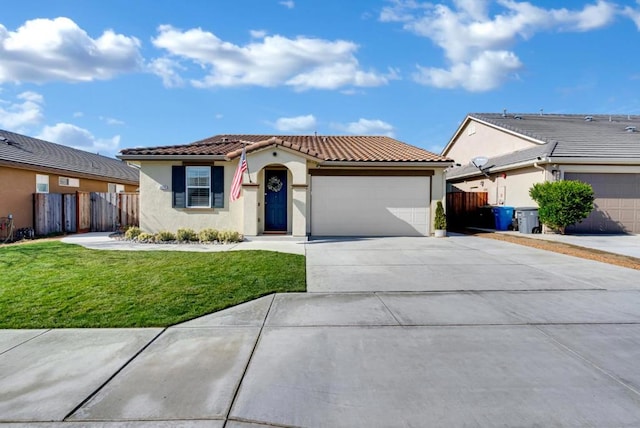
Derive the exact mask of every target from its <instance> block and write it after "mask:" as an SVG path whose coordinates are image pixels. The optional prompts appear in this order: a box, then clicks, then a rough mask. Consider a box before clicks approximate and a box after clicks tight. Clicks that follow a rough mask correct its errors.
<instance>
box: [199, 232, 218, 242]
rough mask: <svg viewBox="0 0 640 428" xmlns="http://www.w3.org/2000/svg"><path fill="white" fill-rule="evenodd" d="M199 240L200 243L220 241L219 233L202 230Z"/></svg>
mask: <svg viewBox="0 0 640 428" xmlns="http://www.w3.org/2000/svg"><path fill="white" fill-rule="evenodd" d="M198 238H199V240H200V242H215V241H217V240H218V231H217V230H216V229H202V230H201V231H200V233H199V234H198Z"/></svg>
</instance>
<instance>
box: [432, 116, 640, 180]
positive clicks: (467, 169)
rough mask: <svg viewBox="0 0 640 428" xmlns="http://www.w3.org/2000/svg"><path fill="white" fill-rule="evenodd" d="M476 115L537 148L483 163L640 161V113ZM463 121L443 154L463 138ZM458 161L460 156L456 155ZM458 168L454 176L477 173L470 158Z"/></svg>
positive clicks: (497, 167)
mask: <svg viewBox="0 0 640 428" xmlns="http://www.w3.org/2000/svg"><path fill="white" fill-rule="evenodd" d="M470 120H473V121H476V122H479V123H484V124H486V125H488V126H491V127H494V128H496V129H499V130H501V131H503V132H505V133H508V134H512V135H514V136H518V137H521V138H524V139H527V140H529V141H530V142H531V143H533V144H535V146H534V147H531V148H526V149H523V150H518V151H513V152H510V153H506V154H501V155H498V156H493V157H489V161H488V162H487V164H486V166H485V167H484V168H483V169H484V170H485V171H487V172H490V171H493V172H498V171H501V170H503V169H505V168H513V167H514V166H519V165H521V164H523V163H529V164H531V163H533V162H535V161H536V160H537V159H538V158H542V159H548V160H553V161H556V162H562V163H602V162H606V163H619V164H628V163H638V162H640V116H627V115H588V114H571V115H569V114H566V115H565V114H517V113H516V114H512V113H509V114H500V113H471V114H469V115H468V116H467V118H466V120H465V123H466V122H468V121H470ZM461 130H462V126H461V127H460V128H459V129H458V132H457V133H456V134H455V135H454V137H453V138H452V139H451V141H450V142H449V144H448V145H447V147H446V148H445V149H444V151H443V154H446V152H447V149H448V148H449V147H450V146H451V145H452V144H453V142H454V141H455V140H456V139H457V135H458V133H459V132H461ZM456 161H458V160H457V159H456ZM459 163H461V166H459V167H454V168H452V169H450V170H449V171H448V172H447V177H448V178H450V179H451V178H456V177H463V176H467V175H477V173H478V168H476V167H475V166H474V165H472V164H470V163H466V164H463V162H459Z"/></svg>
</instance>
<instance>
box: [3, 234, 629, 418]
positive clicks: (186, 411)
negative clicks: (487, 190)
mask: <svg viewBox="0 0 640 428" xmlns="http://www.w3.org/2000/svg"><path fill="white" fill-rule="evenodd" d="M303 246H306V247H307V266H308V275H309V281H310V282H309V287H310V289H311V288H313V289H314V290H315V291H316V292H314V293H294V294H277V295H271V296H266V297H263V298H261V299H258V300H255V301H252V302H248V303H246V304H243V305H240V306H237V307H234V308H231V309H228V310H225V311H222V312H218V313H215V314H211V315H207V316H204V317H201V318H198V319H195V320H192V321H189V322H186V323H183V324H180V325H177V326H173V327H170V328H167V329H120V330H114V329H104V330H95V329H85V330H75V329H70V330H0V422H4V423H9V422H13V423H15V424H14V426H20V427H22V426H39V427H65V426H71V427H74V426H82V427H85V426H86V427H113V426H115V427H137V426H143V427H151V426H154V427H155V426H160V427H163V426H166V427H168V426H182V427H205V426H207V427H230V428H257V427H267V426H279V427H285V426H286V427H290V426H304V427H388V426H434V427H439V426H443V427H462V426H480V427H493V426H566V427H582V426H598V427H600V426H611V427H613V426H616V427H617V426H640V393H639V392H638V391H640V371H638V370H637V361H638V359H639V358H640V311H638V308H639V307H640V271H635V270H631V269H625V268H621V267H617V266H612V265H606V264H603V263H598V262H594V261H589V260H582V259H577V258H574V257H569V256H562V255H557V254H552V253H548V252H545V251H542V250H538V249H533V248H528V247H523V246H519V245H515V244H510V243H506V242H501V241H495V240H488V239H482V238H477V237H473V236H461V237H451V238H447V239H424V238H381V239H380V238H379V239H342V240H327V241H311V242H309V243H306V244H304V245H303ZM350 272H355V273H354V274H351V273H350ZM327 291H330V292H327Z"/></svg>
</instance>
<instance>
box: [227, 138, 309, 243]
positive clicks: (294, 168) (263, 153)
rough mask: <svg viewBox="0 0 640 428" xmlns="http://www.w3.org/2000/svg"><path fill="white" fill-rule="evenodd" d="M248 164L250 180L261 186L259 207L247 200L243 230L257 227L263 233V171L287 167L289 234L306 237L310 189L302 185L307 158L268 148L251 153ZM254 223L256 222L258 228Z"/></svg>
mask: <svg viewBox="0 0 640 428" xmlns="http://www.w3.org/2000/svg"><path fill="white" fill-rule="evenodd" d="M247 164H248V166H249V171H250V173H251V181H253V182H254V183H258V189H257V194H256V201H257V206H256V204H255V202H251V201H250V200H248V199H247V200H245V205H244V207H245V208H244V209H245V215H244V226H243V228H244V230H247V231H251V232H253V230H255V231H256V233H257V234H261V233H263V232H264V197H265V188H264V182H265V180H264V177H265V174H264V171H265V169H270V168H273V169H279V168H285V169H286V170H287V233H289V234H291V235H293V236H305V235H306V224H307V218H308V217H307V207H306V203H307V189H306V188H305V187H302V186H305V185H307V183H308V181H307V179H308V178H307V160H306V158H304V157H303V156H300V155H299V154H297V153H295V152H293V151H290V150H288V149H284V148H280V147H268V148H265V149H263V150H259V151H255V152H252V153H250V154H248V155H247ZM236 165H237V163H236ZM245 182H246V181H245ZM254 207H255V208H254ZM248 213H250V214H248ZM254 225H257V228H256V227H255V226H254ZM245 233H246V232H245ZM246 234H247V235H249V234H250V233H246Z"/></svg>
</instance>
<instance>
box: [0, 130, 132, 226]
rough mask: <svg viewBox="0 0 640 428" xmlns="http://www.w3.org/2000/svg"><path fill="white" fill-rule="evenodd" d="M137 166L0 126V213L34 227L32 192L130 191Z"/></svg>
mask: <svg viewBox="0 0 640 428" xmlns="http://www.w3.org/2000/svg"><path fill="white" fill-rule="evenodd" d="M138 175H139V174H138V169H136V168H134V167H131V166H129V165H127V164H126V163H125V162H122V161H119V160H117V159H112V158H108V157H105V156H100V155H97V154H93V153H89V152H85V151H83V150H77V149H73V148H71V147H67V146H62V145H59V144H54V143H50V142H48V141H43V140H39V139H37V138H31V137H27V136H25V135H20V134H16V133H13V132H8V131H3V130H0V183H2V185H1V186H0V217H7V216H8V215H9V214H11V215H13V218H14V226H15V228H16V229H19V228H23V227H34V224H33V194H34V193H74V192H76V191H88V192H120V191H127V192H133V191H136V190H137V189H138Z"/></svg>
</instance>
